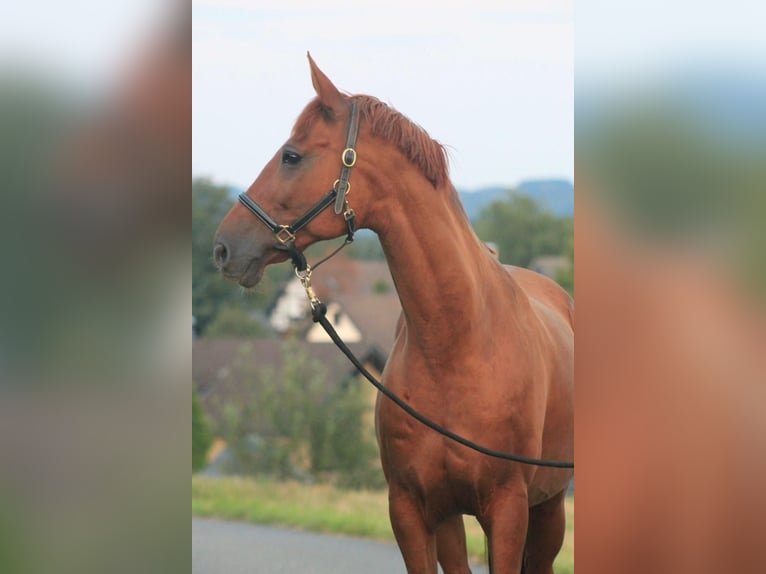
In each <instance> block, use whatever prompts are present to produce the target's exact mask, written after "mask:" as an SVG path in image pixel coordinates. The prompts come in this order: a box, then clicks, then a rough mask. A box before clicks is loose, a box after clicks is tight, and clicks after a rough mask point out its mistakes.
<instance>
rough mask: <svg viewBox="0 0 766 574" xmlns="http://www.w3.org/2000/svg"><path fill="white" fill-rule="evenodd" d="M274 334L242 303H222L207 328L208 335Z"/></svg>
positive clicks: (269, 335)
mask: <svg viewBox="0 0 766 574" xmlns="http://www.w3.org/2000/svg"><path fill="white" fill-rule="evenodd" d="M273 335H274V331H273V330H272V329H271V327H270V326H268V325H265V324H264V323H262V322H261V321H259V320H258V319H257V318H255V317H253V316H252V314H251V313H248V312H247V311H245V310H243V309H242V308H241V306H240V305H230V304H225V305H222V306H221V307H220V308H219V309H218V313H217V314H216V316H215V317H214V318H213V320H212V321H210V323H208V325H207V328H206V329H205V336H206V337H258V338H259V339H266V338H268V337H271V336H273Z"/></svg>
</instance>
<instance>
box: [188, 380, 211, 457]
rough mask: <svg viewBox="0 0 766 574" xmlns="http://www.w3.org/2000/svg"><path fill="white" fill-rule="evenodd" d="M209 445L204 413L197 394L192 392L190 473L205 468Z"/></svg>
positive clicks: (209, 439)
mask: <svg viewBox="0 0 766 574" xmlns="http://www.w3.org/2000/svg"><path fill="white" fill-rule="evenodd" d="M210 443H211V437H210V430H209V429H208V426H207V420H205V413H204V412H203V411H202V406H201V405H200V404H199V399H198V398H197V393H196V392H194V391H192V472H196V471H198V470H201V469H203V468H204V467H205V463H206V457H207V451H208V449H209V448H210Z"/></svg>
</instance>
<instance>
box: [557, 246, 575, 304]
mask: <svg viewBox="0 0 766 574" xmlns="http://www.w3.org/2000/svg"><path fill="white" fill-rule="evenodd" d="M565 255H566V257H567V259H568V260H569V264H570V265H569V267H568V268H567V269H564V270H563V271H559V273H558V275H557V276H556V278H555V279H556V281H557V282H558V284H559V285H561V286H562V287H563V288H564V289H566V291H567V293H569V294H570V295H571V296H572V297H574V235H571V236H570V237H569V239H568V241H567V247H566V252H565Z"/></svg>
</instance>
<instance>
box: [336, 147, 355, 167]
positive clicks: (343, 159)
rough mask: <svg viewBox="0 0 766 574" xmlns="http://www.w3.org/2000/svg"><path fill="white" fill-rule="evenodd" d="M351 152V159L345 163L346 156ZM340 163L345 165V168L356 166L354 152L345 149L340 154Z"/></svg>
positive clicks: (352, 149) (348, 148)
mask: <svg viewBox="0 0 766 574" xmlns="http://www.w3.org/2000/svg"><path fill="white" fill-rule="evenodd" d="M349 152H351V154H352V159H351V161H346V155H348V153H349ZM340 161H341V162H342V163H343V165H345V166H346V167H354V164H356V150H355V149H354V148H352V147H347V148H346V149H344V150H343V153H341V154H340Z"/></svg>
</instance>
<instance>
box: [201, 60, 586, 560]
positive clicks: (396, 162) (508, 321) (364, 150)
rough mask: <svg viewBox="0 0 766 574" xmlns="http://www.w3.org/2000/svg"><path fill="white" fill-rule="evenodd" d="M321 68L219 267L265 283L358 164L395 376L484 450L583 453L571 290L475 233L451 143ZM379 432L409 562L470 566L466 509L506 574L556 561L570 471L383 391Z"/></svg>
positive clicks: (304, 239) (231, 224) (221, 246)
mask: <svg viewBox="0 0 766 574" xmlns="http://www.w3.org/2000/svg"><path fill="white" fill-rule="evenodd" d="M309 63H310V67H311V79H312V82H313V85H314V88H315V90H316V93H317V97H316V98H315V99H314V100H313V101H311V102H310V103H309V104H308V106H307V107H306V108H305V109H304V110H303V112H302V113H301V115H300V117H299V118H298V120H297V122H296V124H295V126H294V127H293V130H292V133H291V136H290V138H289V139H288V140H287V142H286V143H285V144H284V145H283V146H282V147H281V148H280V149H279V150H278V151H277V153H276V155H275V156H274V157H273V158H272V159H271V161H269V163H267V164H266V166H265V167H264V168H263V171H262V172H261V174H260V175H259V176H258V178H257V179H256V180H255V182H254V183H253V184H252V185H251V186H250V188H249V189H248V190H247V192H246V194H247V198H249V199H250V200H252V201H250V202H248V200H247V198H244V200H245V202H246V203H251V205H252V204H256V203H257V205H258V206H259V208H260V209H262V211H263V212H264V213H267V214H268V215H267V216H266V218H265V219H264V218H262V217H261V216H259V219H261V222H259V221H257V220H256V219H255V218H254V217H253V214H252V213H251V212H253V213H255V212H254V211H253V209H250V211H251V212H249V211H248V209H247V208H246V207H245V206H243V205H240V204H237V205H235V206H234V207H233V208H232V209H231V211H230V212H229V213H228V215H227V216H226V217H225V219H224V220H223V221H222V223H221V225H220V227H219V229H218V231H217V233H216V237H215V248H214V258H215V260H216V263H217V264H218V266H219V267H220V269H221V272H222V273H223V275H224V276H225V277H226V278H228V279H230V280H233V281H236V282H238V283H239V284H240V285H243V286H245V287H253V286H254V285H256V284H257V283H258V281H259V280H260V279H261V277H262V274H263V270H264V267H265V266H266V265H270V264H273V263H278V262H281V261H285V260H286V259H287V258H288V254H286V253H285V251H284V246H282V245H280V242H279V241H277V240H275V234H274V233H273V231H274V229H278V226H276V225H275V224H276V222H285V223H288V222H292V221H294V220H296V219H305V218H301V215H302V214H306V212H307V211H308V212H309V213H311V211H312V206H314V205H316V204H317V203H320V205H321V202H322V201H323V200H322V198H323V197H325V194H326V192H327V190H328V189H331V188H332V187H333V185H334V184H333V181H336V178H337V177H338V172H339V169H341V161H342V163H343V164H344V165H347V166H348V167H349V170H350V167H351V166H353V176H352V177H351V183H353V191H351V190H350V189H349V190H348V194H347V195H346V196H345V199H346V202H347V203H346V206H345V208H346V213H347V215H348V213H349V210H348V208H349V204H351V205H352V206H353V210H354V212H355V219H356V222H357V224H358V225H359V226H360V227H365V228H369V229H372V230H373V231H375V232H376V233H377V234H378V236H379V238H380V242H381V244H382V246H383V250H384V252H385V255H386V259H387V261H388V265H389V267H390V270H391V274H392V276H393V279H394V283H395V285H396V290H397V292H398V294H399V298H400V300H401V304H402V315H401V317H400V319H399V323H398V326H397V333H396V341H395V343H394V346H393V350H392V351H391V355H390V357H389V360H388V363H387V365H386V367H385V370H384V373H383V377H382V380H383V383H384V384H385V386H386V387H387V388H389V389H391V390H393V391H394V392H395V393H397V394H398V395H399V396H400V397H402V398H403V399H404V400H405V401H407V402H408V403H409V404H410V405H412V406H413V407H414V408H415V409H417V410H418V411H420V412H421V413H422V414H423V415H425V416H426V417H428V418H430V419H432V420H433V421H435V422H437V423H438V424H441V425H443V426H444V427H446V428H448V429H449V430H451V431H453V432H455V433H457V434H460V435H462V436H464V437H467V438H470V439H471V440H474V441H476V442H478V443H480V444H481V445H482V446H484V447H487V448H490V449H496V450H500V451H510V452H513V453H515V454H520V455H523V456H528V457H535V458H545V459H557V460H572V457H573V373H574V365H573V348H574V340H573V339H574V335H573V312H572V302H571V299H570V298H569V296H568V295H567V294H566V292H565V291H563V290H562V289H561V288H560V287H559V286H558V285H556V284H555V283H554V282H552V281H551V280H549V279H547V278H545V277H543V276H541V275H537V274H535V273H533V272H531V271H528V270H525V269H521V268H516V267H504V266H503V265H502V264H500V263H499V262H498V260H497V259H496V258H495V257H494V256H493V254H492V253H491V252H490V251H489V250H488V249H487V248H486V247H485V246H484V245H483V243H482V242H481V241H480V240H479V239H478V238H477V236H476V235H475V233H474V232H473V230H472V228H471V225H470V223H469V221H468V218H467V217H466V214H465V212H464V210H463V208H462V206H461V204H460V200H459V199H458V195H457V193H456V191H455V189H454V187H453V186H452V184H451V183H450V181H449V178H448V171H447V158H446V154H445V151H444V148H443V147H442V146H441V145H440V144H438V143H437V142H435V141H434V140H432V139H431V138H430V137H429V136H428V134H427V133H426V132H425V131H423V130H422V129H421V128H420V127H418V126H417V125H415V124H413V123H412V122H410V121H409V120H408V119H407V118H405V117H404V116H402V115H401V114H400V113H398V112H396V111H395V110H393V109H392V108H390V107H389V106H387V105H386V104H384V103H382V102H380V101H379V100H377V99H376V98H373V97H370V96H365V95H353V96H347V95H344V94H341V93H340V92H339V91H338V89H337V88H336V87H335V86H334V85H333V84H332V82H330V80H329V79H328V78H327V76H325V74H323V73H322V72H321V71H320V70H319V68H317V66H316V64H315V63H314V61H313V60H312V59H311V56H309ZM354 104H355V105H354ZM352 108H353V110H354V112H353V114H354V116H355V117H354V118H352V117H351V116H352ZM356 116H358V118H357V117H356ZM355 122H358V141H357V142H356V146H355V150H356V153H355V154H353V157H352V156H350V155H349V154H348V149H347V148H348V147H351V146H349V145H348V139H349V138H350V137H351V134H350V132H351V131H354V132H355V130H350V129H349V128H348V126H349V125H351V124H354V123H355ZM353 136H354V138H353V139H354V140H355V139H356V133H354V134H353ZM349 164H350V165H349ZM341 177H343V175H342V176H341ZM335 186H336V187H337V182H336V184H335ZM339 203H342V201H341V202H339ZM327 205H329V204H327ZM339 207H342V206H339ZM341 210H342V209H341ZM337 213H339V211H338V210H336V212H335V213H333V210H332V209H325V210H323V211H322V212H320V213H319V214H318V215H316V214H315V215H316V216H315V217H314V218H313V219H312V220H311V221H310V222H309V223H308V224H306V225H305V226H301V227H302V229H301V230H300V231H296V232H295V234H294V236H295V237H294V239H291V241H294V247H295V248H296V249H298V250H301V251H302V250H303V249H305V248H306V247H308V246H309V245H311V244H312V243H315V242H317V241H320V240H325V239H331V238H335V237H339V236H341V235H344V234H346V233H347V231H348V227H347V223H346V221H345V220H344V217H342V216H340V215H337ZM269 218H270V219H269ZM262 222H265V223H266V225H264V224H263V223H262ZM269 226H271V227H272V229H271V230H270V229H269ZM283 235H288V234H283ZM289 235H290V236H292V235H293V234H289ZM282 239H287V237H283V238H282ZM376 430H377V437H378V444H379V446H380V455H381V460H382V463H383V471H384V474H385V477H386V480H387V482H388V493H389V514H390V518H391V525H392V527H393V530H394V534H395V536H396V540H397V542H398V544H399V548H400V549H401V552H402V555H403V558H404V562H405V564H406V566H407V572H409V573H411V574H414V573H423V574H426V573H428V574H435V573H436V572H437V560H438V562H439V563H440V564H441V566H442V568H443V570H444V572H445V574H453V573H465V572H470V570H469V567H468V562H467V555H466V543H465V531H464V527H463V519H462V515H463V514H472V515H475V516H476V517H477V518H478V520H479V523H480V524H481V526H482V528H483V529H484V531H485V533H486V535H487V537H488V541H489V553H490V564H491V567H492V571H493V572H494V573H495V574H504V573H509V572H512V573H519V572H521V571H522V567H523V572H525V573H526V574H529V573H540V574H551V573H552V572H553V567H552V564H553V560H554V558H555V557H556V555H557V554H558V552H559V550H560V548H561V544H562V542H563V537H564V530H565V524H564V522H565V521H564V497H565V493H566V489H567V486H568V484H569V481H570V479H571V477H572V475H573V471H572V470H570V469H561V468H543V467H536V466H531V465H526V464H519V463H516V462H509V461H506V460H500V459H497V458H491V457H488V456H486V455H484V454H479V453H477V452H474V451H472V450H469V449H468V448H466V447H464V446H461V445H460V444H457V443H455V442H453V441H451V440H449V439H447V438H445V437H443V436H441V435H439V434H437V433H436V432H434V431H432V430H430V429H428V428H426V427H425V426H423V425H421V424H420V423H419V422H417V421H415V420H414V419H412V418H410V417H409V416H408V415H407V414H405V413H404V412H402V411H401V410H400V409H399V408H398V407H396V406H395V405H394V404H392V403H391V401H389V400H387V399H380V397H379V398H378V403H377V406H376Z"/></svg>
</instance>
